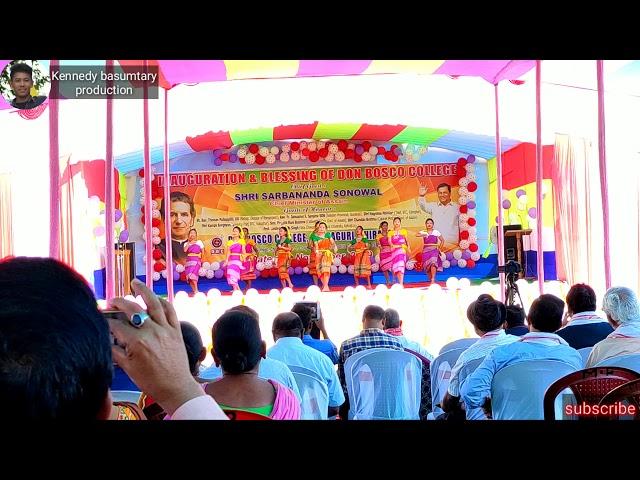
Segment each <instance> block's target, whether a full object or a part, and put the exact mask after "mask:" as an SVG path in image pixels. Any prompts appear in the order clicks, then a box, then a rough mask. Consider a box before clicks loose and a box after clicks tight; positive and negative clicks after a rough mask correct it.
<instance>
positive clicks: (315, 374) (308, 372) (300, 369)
mask: <svg viewBox="0 0 640 480" xmlns="http://www.w3.org/2000/svg"><path fill="white" fill-rule="evenodd" d="M287 367H289V370H291V373H294V374H295V373H304V374H305V375H309V376H310V377H313V378H317V379H318V380H320V381H321V382H322V383H324V379H323V378H322V377H321V376H320V374H319V373H318V372H317V371H315V370H311V369H310V368H305V367H298V366H296V365H287ZM294 377H295V375H294ZM300 393H302V392H300Z"/></svg>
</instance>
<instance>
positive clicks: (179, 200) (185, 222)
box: [158, 192, 196, 265]
mask: <svg viewBox="0 0 640 480" xmlns="http://www.w3.org/2000/svg"><path fill="white" fill-rule="evenodd" d="M169 198H170V203H171V206H170V215H171V247H172V248H171V251H172V255H173V262H174V263H179V264H181V265H184V264H185V262H186V261H187V254H186V252H185V251H184V244H185V243H186V242H187V241H188V239H189V238H188V237H189V230H191V229H192V228H193V225H194V221H195V217H196V208H195V205H194V204H193V199H192V198H191V197H190V196H189V195H187V194H186V193H183V192H171V196H170V197H169ZM160 216H161V218H162V221H163V222H164V216H165V208H164V204H162V205H161V206H160ZM165 245H166V239H165V238H163V239H162V240H161V241H160V243H159V244H158V248H159V249H160V251H161V252H162V258H163V259H164V257H165Z"/></svg>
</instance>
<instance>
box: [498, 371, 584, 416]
mask: <svg viewBox="0 0 640 480" xmlns="http://www.w3.org/2000/svg"><path fill="white" fill-rule="evenodd" d="M575 371H576V368H575V367H574V366H573V365H570V364H568V363H565V362H560V361H557V360H525V361H522V362H518V363H514V364H512V365H508V366H506V367H504V368H503V369H501V370H499V371H498V372H497V373H496V374H495V376H494V377H493V382H492V384H491V408H492V417H493V419H494V420H543V419H544V394H545V392H546V391H547V388H549V386H550V385H551V384H552V383H553V382H555V381H556V380H558V379H559V378H562V377H564V376H565V375H568V374H569V373H572V372H575Z"/></svg>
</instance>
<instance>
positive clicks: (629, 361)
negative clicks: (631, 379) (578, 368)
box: [595, 354, 640, 373]
mask: <svg viewBox="0 0 640 480" xmlns="http://www.w3.org/2000/svg"><path fill="white" fill-rule="evenodd" d="M595 366H596V367H624V368H628V369H629V370H633V371H634V372H636V373H640V354H632V355H619V356H617V357H611V358H607V359H606V360H602V361H601V362H598V363H597V364H596V365H595Z"/></svg>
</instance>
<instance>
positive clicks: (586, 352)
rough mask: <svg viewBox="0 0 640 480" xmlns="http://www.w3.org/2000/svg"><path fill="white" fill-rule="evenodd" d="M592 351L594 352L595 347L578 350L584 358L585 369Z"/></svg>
mask: <svg viewBox="0 0 640 480" xmlns="http://www.w3.org/2000/svg"><path fill="white" fill-rule="evenodd" d="M591 350H593V347H584V348H579V349H578V353H579V354H580V356H581V357H582V366H583V367H584V366H585V365H586V364H587V359H588V358H589V355H590V354H591Z"/></svg>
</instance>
